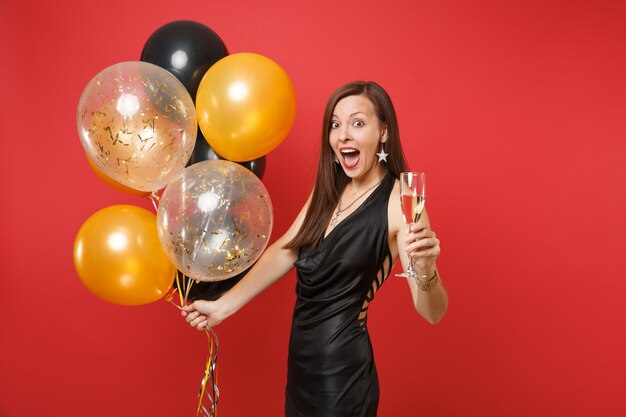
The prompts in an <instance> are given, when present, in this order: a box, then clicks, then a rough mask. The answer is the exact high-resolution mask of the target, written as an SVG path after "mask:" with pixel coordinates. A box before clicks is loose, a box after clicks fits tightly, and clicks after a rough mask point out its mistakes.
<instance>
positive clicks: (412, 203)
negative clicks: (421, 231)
mask: <svg viewBox="0 0 626 417" xmlns="http://www.w3.org/2000/svg"><path fill="white" fill-rule="evenodd" d="M425 198H426V174H425V173H423V172H402V173H401V174H400V199H401V201H400V206H401V208H402V216H403V217H404V223H406V224H407V225H408V227H409V232H411V225H412V224H413V223H417V221H418V220H419V218H420V216H421V215H422V211H424V204H425V203H426V200H425ZM396 276H397V277H406V278H416V277H417V273H416V272H415V271H414V270H413V258H411V256H409V267H408V268H407V270H406V271H405V272H403V273H401V274H396Z"/></svg>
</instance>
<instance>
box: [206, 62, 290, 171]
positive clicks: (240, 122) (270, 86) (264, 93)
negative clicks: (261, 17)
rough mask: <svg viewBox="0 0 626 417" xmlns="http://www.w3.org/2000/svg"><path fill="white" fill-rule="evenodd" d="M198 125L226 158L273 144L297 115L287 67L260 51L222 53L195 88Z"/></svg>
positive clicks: (244, 157)
mask: <svg viewBox="0 0 626 417" xmlns="http://www.w3.org/2000/svg"><path fill="white" fill-rule="evenodd" d="M196 113H197V119H198V125H199V126H200V130H201V131H202V133H203V135H204V137H205V138H206V140H207V142H208V143H209V145H211V147H212V148H213V149H214V150H215V152H217V154H219V155H220V156H222V157H223V158H225V159H228V160H230V161H235V162H244V161H251V160H253V159H257V158H259V157H261V156H263V155H266V154H268V153H269V152H270V151H272V150H273V149H275V148H276V147H277V146H278V145H280V143H281V142H282V141H283V140H284V139H285V137H286V136H287V134H288V133H289V131H290V130H291V127H292V125H293V121H294V119H295V116H296V94H295V91H294V88H293V85H292V83H291V80H290V79H289V76H288V75H287V73H286V72H285V71H284V70H283V69H282V68H281V67H280V66H279V65H278V64H276V63H275V62H274V61H272V60H271V59H269V58H266V57H264V56H263V55H258V54H252V53H240V54H233V55H229V56H227V57H225V58H222V59H221V60H219V61H218V62H216V63H215V64H213V66H211V68H209V70H208V71H207V72H206V73H205V74H204V77H203V78H202V81H201V82H200V85H199V87H198V93H197V94H196Z"/></svg>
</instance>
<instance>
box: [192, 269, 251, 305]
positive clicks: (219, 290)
mask: <svg viewBox="0 0 626 417" xmlns="http://www.w3.org/2000/svg"><path fill="white" fill-rule="evenodd" d="M248 271H249V269H248V270H246V271H244V272H242V273H241V274H238V275H235V276H234V277H232V278H228V279H225V280H222V281H214V282H196V283H194V284H193V285H192V286H191V289H190V290H189V296H188V299H189V301H195V300H207V301H215V300H217V299H219V298H220V297H221V296H222V295H224V294H225V293H226V292H227V291H228V290H230V289H231V288H233V287H234V286H235V284H237V283H238V282H239V281H241V279H242V278H243V277H244V276H245V275H246V274H247V273H248ZM187 279H189V278H187Z"/></svg>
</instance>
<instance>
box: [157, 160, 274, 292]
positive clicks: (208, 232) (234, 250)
mask: <svg viewBox="0 0 626 417" xmlns="http://www.w3.org/2000/svg"><path fill="white" fill-rule="evenodd" d="M272 221H273V212H272V204H271V201H270V198H269V195H268V193H267V190H266V189H265V186H264V185H263V183H262V182H261V181H260V180H259V179H258V178H257V177H256V176H255V175H254V174H253V173H252V172H250V171H249V170H247V169H246V168H244V167H242V166H240V165H238V164H236V163H234V162H231V161H221V160H212V161H203V162H199V163H197V164H194V165H191V166H189V167H187V168H186V169H185V170H184V171H183V174H182V175H181V176H180V177H179V178H178V179H177V180H175V181H173V182H172V183H170V184H169V185H168V186H167V188H166V189H165V192H164V193H163V196H162V197H161V202H160V205H159V210H158V215H157V224H158V230H159V239H160V241H161V245H162V246H163V249H164V250H165V253H166V254H167V256H168V257H169V259H170V261H172V263H173V264H174V265H175V266H176V268H177V269H178V270H180V271H181V272H182V273H184V274H185V275H187V276H189V277H191V278H194V279H196V280H200V281H220V280H223V279H227V278H230V277H233V276H235V275H237V274H239V273H241V272H243V271H245V270H246V269H247V268H248V267H250V266H251V265H252V264H253V263H254V262H255V261H256V260H257V259H258V258H259V256H260V255H261V253H262V252H263V250H264V249H265V247H266V246H267V243H268V241H269V238H270V233H271V230H272Z"/></svg>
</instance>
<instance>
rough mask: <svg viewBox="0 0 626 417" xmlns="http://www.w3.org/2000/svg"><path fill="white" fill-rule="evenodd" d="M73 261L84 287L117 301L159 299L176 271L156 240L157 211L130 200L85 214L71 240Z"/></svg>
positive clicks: (143, 301) (111, 300) (140, 302)
mask: <svg viewBox="0 0 626 417" xmlns="http://www.w3.org/2000/svg"><path fill="white" fill-rule="evenodd" d="M74 266H75V267H76V272H78V276H79V277H80V280H81V281H82V283H83V284H84V285H85V287H87V289H89V291H91V292H92V293H93V294H95V295H96V296H97V297H99V298H101V299H103V300H105V301H108V302H111V303H114V304H122V305H140V304H147V303H151V302H153V301H156V300H158V299H160V298H161V297H163V296H165V294H166V293H167V291H168V289H169V288H170V287H171V286H172V283H173V281H174V277H175V273H176V269H175V268H174V266H173V265H172V264H171V263H170V261H169V260H168V259H167V256H165V253H164V252H163V249H162V248H161V245H160V243H159V238H158V236H157V228H156V216H155V215H154V214H152V213H150V212H149V211H147V210H144V209H142V208H140V207H136V206H131V205H117V206H110V207H107V208H104V209H102V210H100V211H98V212H96V213H95V214H93V215H92V216H91V217H90V218H89V219H87V221H86V222H85V223H84V224H83V225H82V227H81V228H80V230H79V231H78V234H77V235H76V240H75V242H74Z"/></svg>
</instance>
